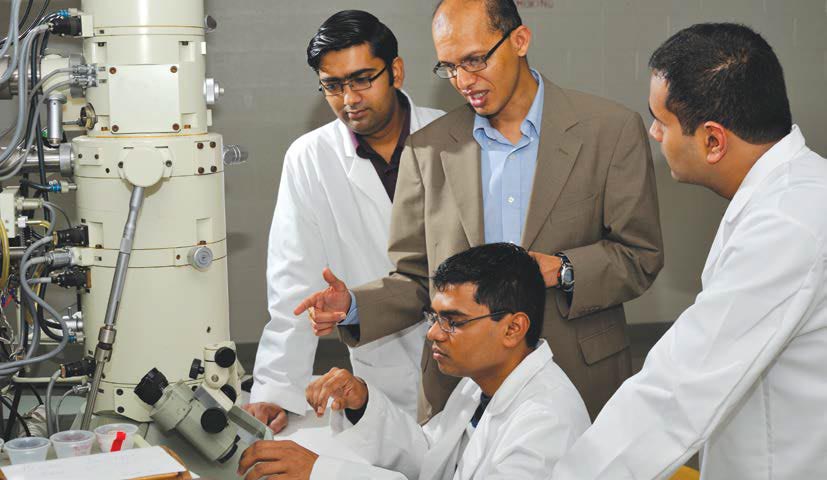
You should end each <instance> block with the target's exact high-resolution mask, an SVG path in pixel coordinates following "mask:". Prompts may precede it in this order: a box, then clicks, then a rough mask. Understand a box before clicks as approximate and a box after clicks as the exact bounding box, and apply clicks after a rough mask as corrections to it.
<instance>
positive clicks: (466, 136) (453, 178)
mask: <svg viewBox="0 0 827 480" xmlns="http://www.w3.org/2000/svg"><path fill="white" fill-rule="evenodd" d="M473 128H474V113H473V111H472V110H471V109H470V107H468V112H467V114H466V115H465V116H464V117H463V118H462V120H461V121H458V122H457V123H455V124H454V125H453V126H452V127H451V131H450V134H451V138H452V140H453V142H450V143H449V144H448V145H446V146H445V148H444V149H443V150H442V152H440V157H441V158H442V169H443V171H444V172H445V178H446V181H447V182H448V185H449V188H450V189H451V194H452V195H453V196H454V202H455V203H456V205H457V209H458V211H459V217H460V222H461V223H462V228H463V230H464V231H465V236H466V238H467V239H468V245H469V246H471V247H474V246H477V245H482V244H483V243H484V242H485V238H484V233H483V217H482V171H481V167H480V155H481V151H480V146H479V144H478V143H477V142H476V141H475V140H474V138H473V136H472V135H473Z"/></svg>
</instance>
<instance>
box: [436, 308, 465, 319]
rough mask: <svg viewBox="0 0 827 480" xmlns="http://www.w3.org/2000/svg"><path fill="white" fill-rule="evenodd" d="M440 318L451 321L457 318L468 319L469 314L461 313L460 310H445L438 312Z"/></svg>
mask: <svg viewBox="0 0 827 480" xmlns="http://www.w3.org/2000/svg"><path fill="white" fill-rule="evenodd" d="M437 313H438V314H439V316H440V317H445V318H449V319H453V318H456V317H467V316H468V314H467V313H465V312H461V311H459V310H443V311H441V312H437Z"/></svg>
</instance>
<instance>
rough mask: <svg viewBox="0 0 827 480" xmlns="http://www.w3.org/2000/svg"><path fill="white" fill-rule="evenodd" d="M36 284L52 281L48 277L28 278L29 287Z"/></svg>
mask: <svg viewBox="0 0 827 480" xmlns="http://www.w3.org/2000/svg"><path fill="white" fill-rule="evenodd" d="M38 283H52V279H51V278H49V277H40V278H30V279H29V285H36V284H38Z"/></svg>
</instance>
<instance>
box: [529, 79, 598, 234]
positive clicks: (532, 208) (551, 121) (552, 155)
mask: <svg viewBox="0 0 827 480" xmlns="http://www.w3.org/2000/svg"><path fill="white" fill-rule="evenodd" d="M543 82H544V84H543V87H544V91H545V97H544V99H543V121H542V124H543V127H542V129H541V131H540V146H539V148H538V151H537V166H536V167H535V170H534V184H533V186H532V188H531V200H530V202H529V204H528V212H527V213H526V219H525V226H524V227H523V238H522V241H521V244H522V246H523V247H525V248H526V249H530V248H531V246H532V243H533V242H534V240H535V239H536V238H537V235H539V233H540V230H541V229H542V227H543V224H544V223H545V221H546V219H547V218H548V216H549V214H550V213H551V210H552V208H553V207H554V204H555V203H556V202H557V198H558V197H560V193H561V192H562V191H563V186H564V185H565V184H566V181H567V180H568V178H569V173H571V169H572V167H573V166H574V161H575V160H576V159H577V154H578V153H580V147H581V146H582V145H583V142H581V141H580V139H578V138H577V137H576V136H574V135H573V134H571V133H569V132H568V129H569V128H571V127H572V126H573V125H575V124H577V118H576V117H575V114H574V110H573V109H572V107H571V105H570V104H569V100H568V99H567V98H566V96H565V94H564V93H563V91H562V90H561V89H560V87H558V86H556V85H554V84H553V83H551V82H550V81H548V80H546V78H545V77H543Z"/></svg>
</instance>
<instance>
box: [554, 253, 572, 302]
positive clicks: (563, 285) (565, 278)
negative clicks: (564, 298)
mask: <svg viewBox="0 0 827 480" xmlns="http://www.w3.org/2000/svg"><path fill="white" fill-rule="evenodd" d="M554 256H555V257H557V258H559V259H560V270H558V271H557V288H559V289H560V290H562V291H564V292H566V293H571V292H573V291H574V267H572V266H571V261H569V257H567V256H566V254H565V253H563V252H557V253H555V254H554Z"/></svg>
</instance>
